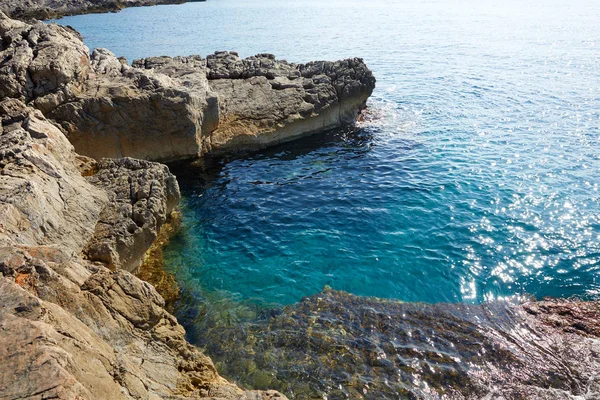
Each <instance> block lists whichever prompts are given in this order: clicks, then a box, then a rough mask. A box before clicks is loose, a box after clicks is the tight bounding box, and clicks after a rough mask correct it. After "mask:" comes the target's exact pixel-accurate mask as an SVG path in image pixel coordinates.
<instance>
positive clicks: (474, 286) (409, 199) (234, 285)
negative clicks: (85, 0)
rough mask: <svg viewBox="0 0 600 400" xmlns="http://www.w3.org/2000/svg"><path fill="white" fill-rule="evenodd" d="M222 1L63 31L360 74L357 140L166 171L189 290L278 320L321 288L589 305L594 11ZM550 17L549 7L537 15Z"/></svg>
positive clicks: (326, 140) (598, 230)
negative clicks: (252, 304)
mask: <svg viewBox="0 0 600 400" xmlns="http://www.w3.org/2000/svg"><path fill="white" fill-rule="evenodd" d="M496 3H497V2H492V1H483V2H472V3H470V5H468V6H467V5H458V4H457V3H455V2H452V1H447V0H438V1H422V2H400V1H397V2H387V1H386V2H384V1H382V0H372V1H368V2H367V1H349V2H348V1H343V2H342V1H339V2H338V1H334V2H329V1H328V2H318V1H312V0H302V1H296V2H282V1H245V0H219V1H216V0H215V1H209V2H207V3H190V4H186V5H181V6H164V7H152V8H136V9H127V10H124V11H123V12H121V13H118V14H105V15H91V16H90V15H88V16H78V17H69V18H65V19H63V20H61V21H60V22H61V23H65V24H70V25H72V26H73V27H75V28H76V29H78V30H79V31H81V32H82V33H83V36H84V38H85V40H86V43H87V44H88V45H89V46H90V47H97V46H103V47H108V48H109V49H111V50H112V51H114V52H115V53H116V54H118V55H125V56H126V57H128V58H129V59H130V60H131V59H133V58H137V57H142V56H149V55H161V54H168V55H185V54H191V53H199V54H207V53H210V52H213V51H215V50H221V49H235V50H237V51H239V52H240V54H241V55H242V56H248V55H251V54H254V53H259V52H264V51H269V52H272V53H275V54H277V55H278V56H280V57H282V58H287V59H289V60H291V61H308V60H313V59H337V58H342V57H348V56H362V57H364V58H365V60H366V62H367V63H368V65H369V66H370V67H371V68H372V69H373V71H374V73H375V75H376V77H377V79H378V87H377V89H376V91H375V93H374V95H373V98H372V100H371V101H370V107H371V116H370V118H369V120H368V121H367V122H365V123H363V124H361V126H360V127H359V128H358V129H356V130H355V131H352V132H331V133H328V134H326V135H321V136H319V137H313V138H309V139H305V140H302V141H299V142H295V143H290V144H287V145H284V146H280V147H277V148H274V149H271V150H267V151H265V152H262V153H257V154H252V155H249V156H247V157H242V158H236V159H231V160H221V161H218V162H215V163H212V164H211V165H208V166H204V167H203V168H202V169H201V168H198V169H195V170H190V169H189V168H187V171H182V170H178V171H176V172H177V173H178V175H180V183H181V186H182V189H183V195H184V200H183V202H182V209H183V212H184V227H183V230H182V231H181V232H180V234H179V235H178V236H177V237H176V238H175V240H173V242H172V244H171V246H170V247H169V248H168V250H167V252H166V256H167V261H168V264H169V265H170V266H172V268H173V269H174V270H177V271H179V272H180V274H181V276H182V277H184V278H182V279H183V280H185V281H186V282H187V283H189V284H191V286H194V287H199V288H201V289H202V290H204V291H209V292H210V291H223V292H225V293H228V294H229V295H231V296H233V297H234V298H238V299H256V300H258V301H264V302H268V303H273V302H274V303H280V304H288V303H293V302H296V301H298V300H299V299H300V298H301V297H303V296H306V295H312V294H314V293H316V292H318V291H320V290H321V289H322V287H323V286H324V285H330V286H331V287H333V288H335V289H342V290H346V291H349V292H352V293H355V294H359V295H373V296H379V297H389V298H396V299H401V300H406V301H426V302H439V301H467V302H480V301H482V300H489V299H494V298H498V297H504V296H512V295H523V294H530V295H534V296H537V297H541V296H547V295H549V296H570V295H581V296H594V295H596V294H597V291H598V288H599V287H600V279H599V278H598V273H597V271H598V269H599V267H600V201H599V193H598V183H599V179H598V173H599V171H600V25H599V24H598V23H597V22H598V20H599V19H598V18H599V17H600V3H597V2H593V1H590V2H586V1H576V2H572V1H551V2H529V4H526V5H525V4H522V3H521V2H508V3H505V4H502V5H500V4H496ZM542 5H543V6H542Z"/></svg>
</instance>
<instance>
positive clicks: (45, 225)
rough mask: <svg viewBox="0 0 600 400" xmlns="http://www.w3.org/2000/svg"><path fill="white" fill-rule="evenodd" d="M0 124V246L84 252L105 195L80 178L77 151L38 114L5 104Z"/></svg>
mask: <svg viewBox="0 0 600 400" xmlns="http://www.w3.org/2000/svg"><path fill="white" fill-rule="evenodd" d="M0 120H1V121H2V132H1V134H0V215H2V216H3V218H2V220H1V221H0V245H8V244H15V245H27V246H33V245H57V246H62V247H64V248H67V249H69V250H71V251H73V252H78V251H80V250H81V249H82V248H83V247H84V245H85V244H86V242H87V241H88V240H89V238H90V237H91V235H92V233H93V232H94V229H95V226H96V222H97V220H98V218H99V216H100V213H101V211H102V209H103V208H104V207H105V205H106V204H107V202H108V197H107V194H106V193H105V192H104V191H102V190H100V189H97V188H95V187H94V186H92V185H90V184H89V183H87V182H86V180H85V179H84V178H83V177H82V176H81V174H80V173H79V170H78V169H77V167H76V163H77V159H76V154H75V153H74V151H73V146H72V145H71V144H70V143H69V142H68V141H67V139H66V138H65V137H64V135H63V134H62V133H61V132H60V130H59V129H58V128H57V127H55V126H54V125H52V124H51V123H50V122H48V121H47V120H46V119H45V118H44V117H43V115H42V114H41V113H40V112H39V111H37V110H33V109H31V108H27V107H25V106H24V104H23V103H21V102H20V101H19V100H14V99H6V100H3V101H1V102H0Z"/></svg>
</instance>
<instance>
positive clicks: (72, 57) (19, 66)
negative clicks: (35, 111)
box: [0, 12, 90, 102]
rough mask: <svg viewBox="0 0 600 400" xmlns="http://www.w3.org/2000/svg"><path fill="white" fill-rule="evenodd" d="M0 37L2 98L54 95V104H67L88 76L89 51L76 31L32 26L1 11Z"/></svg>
mask: <svg viewBox="0 0 600 400" xmlns="http://www.w3.org/2000/svg"><path fill="white" fill-rule="evenodd" d="M0 35H1V37H2V46H1V47H0V59H2V60H3V61H2V63H1V64H0V99H2V98H4V97H12V98H17V99H20V100H22V101H26V102H29V101H32V100H35V99H37V98H41V97H44V96H46V95H51V96H52V97H53V98H54V100H53V101H54V102H58V101H64V100H65V99H67V98H69V97H70V96H71V93H70V92H71V91H72V90H75V91H77V90H78V89H79V88H81V86H82V84H83V83H84V81H85V80H86V79H87V77H88V73H89V72H90V64H89V56H88V53H89V51H88V49H87V47H86V46H85V45H84V44H83V42H82V41H81V36H80V35H79V33H77V32H76V31H74V30H73V29H69V28H65V27H61V26H59V25H56V24H52V25H46V24H44V23H42V22H34V23H33V24H32V25H30V24H26V23H23V22H20V21H16V20H12V19H10V18H8V17H7V16H6V15H5V14H3V13H2V12H0ZM48 101H50V99H46V102H48Z"/></svg>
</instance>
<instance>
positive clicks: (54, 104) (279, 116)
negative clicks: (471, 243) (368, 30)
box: [0, 1, 600, 399]
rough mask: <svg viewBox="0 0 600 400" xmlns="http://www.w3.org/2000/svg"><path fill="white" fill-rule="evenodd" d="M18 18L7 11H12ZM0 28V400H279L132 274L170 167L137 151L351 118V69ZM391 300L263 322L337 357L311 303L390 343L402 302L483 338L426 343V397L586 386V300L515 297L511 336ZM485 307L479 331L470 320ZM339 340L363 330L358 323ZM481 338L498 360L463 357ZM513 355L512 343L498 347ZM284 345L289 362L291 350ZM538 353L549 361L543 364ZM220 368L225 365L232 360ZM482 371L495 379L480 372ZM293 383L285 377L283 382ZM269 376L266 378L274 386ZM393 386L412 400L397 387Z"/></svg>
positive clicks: (360, 70) (247, 138) (177, 156)
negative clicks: (134, 48) (194, 341)
mask: <svg viewBox="0 0 600 400" xmlns="http://www.w3.org/2000/svg"><path fill="white" fill-rule="evenodd" d="M84 3H85V2H83V1H82V2H74V3H73V4H84ZM122 3H124V2H122ZM7 4H9V3H8V2H7V3H0V9H3V10H7V11H9V12H11V10H12V9H11V8H10V7H9V6H7ZM10 4H17V2H14V3H10ZM19 4H22V3H19ZM43 4H46V3H43ZM26 6H27V7H30V6H28V5H26ZM11 7H12V6H11ZM31 7H32V8H31V10H34V9H35V7H33V6H31ZM29 9H30V8H24V10H29ZM31 12H32V14H31V15H29V16H32V15H35V14H34V11H31ZM35 12H37V11H35ZM25 14H27V13H26V12H25ZM25 14H23V15H21V14H19V13H17V14H15V12H14V10H13V11H12V15H17V16H19V17H29V16H27V15H25ZM0 37H1V39H2V41H1V42H0V56H1V59H2V62H1V63H0V120H1V125H0V215H1V216H2V219H1V220H0V297H1V299H2V301H1V302H0V399H21V398H31V399H46V398H57V399H131V398H135V399H183V398H194V399H199V398H211V399H277V398H280V399H284V398H285V396H284V395H282V394H280V393H278V392H274V391H268V390H267V391H261V390H243V389H240V388H239V387H238V386H236V385H234V384H232V383H229V382H227V381H226V380H225V379H223V378H222V377H221V376H220V375H219V374H218V372H217V370H216V368H215V366H214V364H213V362H212V361H211V360H210V359H209V358H208V357H207V356H205V355H204V354H203V353H202V352H201V351H200V350H199V349H198V348H197V347H195V346H192V345H191V344H189V343H188V342H187V341H186V339H185V331H184V329H183V328H182V326H181V325H179V323H178V322H177V320H176V319H175V317H173V316H172V315H171V314H170V313H168V312H167V311H166V310H165V300H164V299H163V297H162V296H160V295H159V294H158V293H157V291H156V290H155V288H154V287H153V286H152V285H150V284H148V283H147V282H144V281H142V280H140V279H138V278H137V277H135V276H134V275H133V274H132V273H136V272H137V271H138V269H139V267H140V265H141V264H142V262H143V260H144V258H145V256H146V254H147V251H148V249H149V248H150V246H151V245H152V244H153V242H155V240H156V238H157V236H158V235H159V232H160V230H161V228H162V227H163V226H164V224H165V223H166V222H167V221H168V218H169V215H170V214H171V213H172V212H173V211H174V210H175V208H176V206H177V202H178V200H179V197H180V194H179V187H178V183H177V180H176V178H175V176H173V175H172V173H171V172H170V171H169V169H168V168H167V167H166V166H164V165H162V164H159V163H157V162H154V161H174V160H183V159H195V158H198V157H203V156H206V155H209V154H221V153H228V152H235V151H248V150H255V149H260V148H263V147H266V146H270V145H273V144H277V143H281V142H284V141H288V140H293V139H295V138H297V137H300V136H304V135H309V134H313V133H316V132H319V131H322V130H326V129H331V128H335V127H339V126H343V125H347V124H352V123H353V122H354V121H355V119H356V118H357V116H358V114H359V113H360V111H361V110H362V109H363V108H364V106H365V102H366V100H367V98H368V97H369V96H370V95H371V93H372V91H373V88H374V86H375V79H374V77H373V75H372V73H371V71H370V70H369V69H368V68H367V66H366V65H365V64H364V62H363V61H362V60H361V59H358V58H355V59H349V60H343V61H338V62H311V63H307V64H292V63H287V62H285V61H278V60H276V58H275V57H274V56H272V55H270V54H260V55H257V56H255V57H250V58H247V59H240V58H239V57H238V55H237V54H235V53H233V52H219V53H215V54H214V55H211V56H209V57H207V58H206V59H204V58H201V57H199V56H190V57H176V58H170V57H153V58H147V59H144V60H137V61H134V62H132V64H131V65H129V64H127V63H126V61H125V60H123V59H119V58H117V57H116V56H114V55H113V54H112V53H110V52H109V51H108V50H104V49H96V50H94V51H93V52H92V54H91V55H90V52H89V50H88V48H87V47H86V46H85V45H84V44H83V42H82V40H81V37H80V35H79V34H78V33H77V32H75V31H74V30H72V29H69V28H64V27H60V26H57V25H45V24H43V23H41V22H32V23H25V22H21V21H18V20H15V19H11V18H9V17H8V16H6V15H5V14H3V13H1V12H0ZM249 99H252V101H249ZM131 157H135V158H131ZM398 304H401V303H390V302H378V301H374V300H370V299H360V298H356V297H354V296H350V295H346V294H343V293H341V294H340V293H337V292H333V291H326V292H324V293H323V294H321V295H317V296H315V297H314V298H309V299H306V300H304V301H303V302H302V303H300V304H299V305H297V306H296V308H295V309H293V308H291V309H286V310H284V312H282V313H281V314H278V315H274V316H271V317H270V318H269V319H268V323H267V324H266V326H267V327H272V328H277V329H282V328H281V327H282V326H283V325H285V324H290V326H293V327H295V329H296V332H297V334H296V335H295V336H293V337H292V339H293V340H295V341H296V342H297V343H311V340H312V339H311V337H312V336H313V333H318V340H317V342H315V344H319V343H321V344H323V345H324V346H325V348H329V349H330V350H331V349H333V350H332V351H334V350H335V351H339V349H340V348H339V347H338V346H337V344H336V343H335V340H334V341H333V342H332V341H331V340H330V339H328V338H335V335H333V334H332V333H331V331H336V330H337V329H338V327H337V326H329V325H327V324H328V321H330V320H328V319H323V320H319V316H318V315H316V314H315V313H316V311H318V312H320V313H322V312H327V313H330V314H331V316H332V318H333V317H335V318H341V319H344V318H346V319H348V320H349V321H350V322H351V323H359V325H360V327H361V328H363V326H362V325H364V326H365V327H367V328H369V329H371V330H372V331H374V332H375V333H377V332H378V331H377V330H379V331H382V330H385V331H388V330H399V331H398V332H397V333H398V335H401V334H404V333H407V332H409V328H407V326H404V327H403V326H394V324H390V321H388V320H385V319H384V314H386V313H387V314H389V313H390V310H389V309H391V310H392V311H394V313H395V314H394V315H396V317H397V319H398V320H400V319H404V318H405V314H406V313H407V312H411V313H413V315H414V316H415V317H414V318H413V320H412V321H413V322H414V323H412V325H411V322H410V321H409V322H405V324H408V325H410V326H409V327H410V329H412V330H415V329H417V330H419V329H421V330H423V331H425V330H427V329H428V327H432V326H433V327H437V328H439V329H443V330H444V331H445V332H452V330H450V329H446V328H447V326H446V325H451V326H452V327H453V329H455V330H458V331H460V332H463V333H464V332H466V333H464V334H462V336H461V335H459V336H456V337H459V338H461V340H465V341H468V339H469V337H471V335H475V334H477V335H479V336H477V337H481V335H490V337H489V338H488V339H486V340H483V339H482V341H480V342H477V341H474V342H467V344H465V345H464V346H462V347H461V349H460V350H456V351H457V352H458V353H457V356H460V357H465V358H466V359H470V358H469V357H471V358H472V359H473V360H475V361H476V362H478V363H480V364H481V368H479V369H478V368H473V367H472V366H469V365H470V364H469V365H466V366H465V367H464V371H463V370H459V372H456V369H453V368H451V366H452V365H451V364H452V360H450V359H448V360H446V358H444V357H445V356H444V355H443V354H442V353H443V352H444V350H443V349H442V350H440V351H442V353H440V354H442V355H440V356H439V357H438V356H436V354H437V353H436V352H435V351H433V350H432V353H431V354H429V355H428V357H430V358H431V359H433V360H434V361H435V362H437V363H438V364H440V365H441V367H443V368H442V371H444V372H443V373H442V377H441V378H440V377H439V376H437V375H435V374H429V375H427V374H426V375H424V378H423V379H424V380H425V382H426V383H427V382H429V383H428V384H429V386H430V387H431V390H430V392H428V393H429V396H431V397H443V396H445V397H446V398H481V396H488V397H487V398H502V397H501V396H502V395H503V394H504V395H506V396H507V397H508V398H548V399H550V398H576V397H575V396H587V398H592V397H593V396H597V395H598V392H599V388H600V382H599V381H598V378H597V373H596V372H597V371H598V365H597V363H598V362H597V360H598V352H599V351H600V349H599V343H600V341H599V336H600V329H599V328H598V326H597V324H598V322H597V321H598V305H597V303H585V302H572V301H566V300H565V301H559V300H557V301H552V302H532V303H528V304H525V305H516V306H514V309H512V311H511V313H513V314H514V315H517V316H518V318H516V319H512V320H511V321H513V322H514V321H518V323H519V327H520V328H519V329H523V331H519V332H517V335H515V331H514V330H515V329H516V328H515V325H511V324H507V323H505V320H504V319H498V318H499V317H497V315H501V313H499V314H494V313H489V312H487V311H486V310H487V308H486V307H488V306H482V307H467V306H464V305H433V306H424V307H421V306H419V305H405V306H402V305H398ZM490 307H491V306H490ZM380 308H385V309H386V311H385V312H382V311H380V310H379V309H380ZM465 308H469V310H468V311H469V315H470V316H469V317H468V318H466V317H463V318H462V319H461V318H460V317H459V316H457V315H456V314H457V310H459V309H461V310H462V309H465ZM343 310H350V315H346V314H344V311H343ZM361 310H362V311H364V312H362V311H361ZM484 314H485V316H486V318H488V320H489V323H490V324H491V328H489V329H488V328H485V329H484V328H482V327H481V326H480V325H477V323H474V322H473V318H475V319H476V317H478V316H482V315H484ZM495 315H496V316H495ZM444 321H446V322H444ZM448 321H449V322H448ZM315 322H318V324H319V325H315ZM282 324H283V325H282ZM307 324H309V325H310V326H308V325H307ZM355 328H356V327H355ZM486 329H487V330H486ZM444 331H438V332H442V333H443V332H444ZM249 332H250V331H249ZM261 332H262V331H260V330H259V331H255V332H251V333H253V335H254V336H253V337H252V338H250V336H249V335H248V332H242V333H241V334H242V335H243V336H242V337H241V338H237V339H236V341H237V342H240V345H247V341H248V340H251V341H252V343H256V338H257V337H259V338H260V337H261V335H262V333H261ZM336 332H337V331H336ZM344 332H345V333H348V334H351V335H354V336H356V338H355V339H356V340H357V341H360V340H362V339H361V335H362V333H361V332H362V331H361V330H360V329H358V328H357V329H355V330H354V331H353V330H345V331H344ZM411 332H412V331H411ZM432 332H433V333H434V334H435V332H436V331H435V330H432ZM233 333H235V332H232V334H233ZM336 334H337V333H336ZM494 335H496V336H494ZM519 335H520V336H519ZM531 335H537V336H536V338H538V339H539V340H546V342H544V344H543V346H542V347H543V349H542V350H543V351H539V343H538V342H536V341H533V342H532V341H531V340H529V339H527V340H522V341H519V338H520V337H524V336H527V337H528V338H529V336H531ZM452 337H455V336H452ZM238 339H239V340H238ZM288 339H290V338H287V339H286V338H283V339H282V340H288ZM261 340H262V339H261ZM536 340H537V339H536ZM372 342H373V343H375V344H376V341H374V340H373V341H372ZM357 343H358V342H357ZM361 343H362V342H361ZM428 343H429V342H428ZM448 343H450V342H449V341H448V342H444V343H442V344H444V345H448V346H449V345H450V344H448ZM481 343H483V348H484V349H487V350H493V351H492V354H495V353H494V351H497V352H499V353H498V354H501V355H502V357H497V358H490V359H487V358H486V356H474V355H473V354H474V353H473V352H474V351H475V350H476V349H479V348H480V347H481ZM524 343H529V344H530V343H533V344H531V346H530V345H529V344H528V345H527V346H529V347H527V346H526V347H523V346H524ZM359 344H360V343H359ZM363 344H364V343H363ZM368 344H369V343H367V345H368ZM438 344H439V343H438ZM214 345H215V346H217V347H218V346H219V345H218V344H216V343H215V344H214ZM386 345H387V344H386ZM328 346H329V347H328ZM410 346H415V343H414V342H412V341H410V340H407V341H406V343H403V344H401V345H400V346H399V347H398V349H400V350H398V349H395V350H394V349H392V350H391V351H389V353H390V354H392V353H394V351H396V352H397V353H398V354H396V353H394V356H400V358H399V359H400V360H402V359H404V360H408V358H409V357H408V355H406V354H404V353H402V352H403V351H404V350H406V349H409V348H410ZM486 346H487V347H486ZM536 346H538V347H536ZM371 347H373V346H371ZM371 347H368V346H362V347H360V351H363V349H366V350H364V351H365V353H364V354H357V353H355V352H354V351H358V349H359V348H358V347H357V348H356V349H354V350H353V351H351V352H350V353H351V354H350V355H351V356H353V357H355V361H356V360H363V359H364V360H367V361H365V364H366V363H368V362H375V361H373V360H379V358H377V354H379V353H377V351H375V350H377V347H373V349H374V351H375V352H374V353H373V352H371V351H370V350H369V349H371ZM442 347H443V346H442ZM386 348H387V347H386ZM514 348H519V349H522V351H513V352H511V349H514ZM298 349H299V351H301V352H304V354H306V353H305V349H304V347H302V346H300V345H299V346H298ZM403 349H404V350H403ZM435 349H436V348H435V346H434V350H435ZM222 350H223V349H222ZM224 350H227V349H224ZM438 350H439V349H438ZM487 350H486V351H487ZM252 351H254V350H253V349H248V357H250V358H252V357H255V354H256V353H252ZM261 351H264V353H265V354H267V353H268V350H267V349H266V348H265V349H262V350H261ZM386 351H387V350H386ZM407 351H408V350H407ZM552 352H559V356H557V357H554V358H551V357H550V354H552ZM342 353H343V352H342ZM342 353H339V352H338V353H336V354H338V355H339V357H337V356H336V357H332V356H331V354H329V353H328V352H323V353H318V354H317V357H321V356H324V357H328V358H329V360H330V361H331V362H330V367H331V368H332V370H333V369H335V370H336V371H340V368H342V369H343V363H350V364H351V363H352V362H353V361H348V360H350V358H348V357H347V356H346V355H344V354H342ZM411 354H413V353H411ZM374 355H375V356H374ZM413 355H414V354H413ZM504 355H506V357H504ZM373 357H375V358H373ZM519 357H521V358H523V357H525V358H526V359H521V360H519ZM527 357H528V358H527ZM422 360H424V361H423V362H424V363H425V364H427V365H428V366H433V367H435V368H437V367H438V366H440V365H438V364H436V365H435V366H434V365H433V364H432V362H431V360H428V359H427V358H423V359H422ZM506 360H508V361H506ZM515 360H516V361H515ZM548 360H550V361H551V363H549V364H547V365H544V363H546V362H548ZM475 361H474V362H475ZM253 362H254V365H255V366H256V365H260V363H257V362H256V361H253ZM285 362H286V363H293V362H294V359H293V358H290V359H289V360H287V361H285ZM377 362H378V363H379V364H377V365H373V367H377V368H382V369H383V370H384V372H385V371H388V370H389V371H392V372H394V371H395V369H394V368H400V369H401V370H402V371H405V372H406V373H407V374H409V373H411V371H410V370H409V369H406V368H405V369H402V368H401V366H397V365H390V364H389V363H386V362H384V361H377ZM444 363H446V365H444ZM350 364H347V365H350ZM380 364H381V365H380ZM477 365H479V364H477ZM535 365H541V367H539V368H533V366H535ZM262 367H264V368H268V367H270V365H269V364H268V363H266V364H262ZM317 367H318V368H315V369H314V370H312V373H313V374H323V376H324V377H325V376H326V375H327V374H326V373H325V372H326V370H324V369H323V368H322V367H320V366H317ZM409 367H410V366H409ZM424 367H425V365H424V366H423V368H424ZM221 368H222V369H223V370H225V371H228V372H229V373H231V374H232V375H235V374H236V373H238V366H237V365H231V366H228V365H223V364H222V365H221ZM386 368H387V369H386ZM407 368H408V367H407ZM411 368H412V367H411ZM507 368H509V369H512V372H510V373H508V372H506V371H505V370H506V369H507ZM432 371H433V369H432ZM515 371H516V372H515ZM413 372H414V371H413ZM463 373H464V374H463ZM457 374H458V375H457ZM461 374H463V375H461ZM478 374H479V375H478ZM493 374H498V376H499V377H500V378H499V379H496V380H494V379H493V376H494V375H493ZM382 376H384V375H382ZM448 377H455V378H456V379H455V381H456V382H458V383H457V386H456V387H454V386H453V387H449V386H448V383H447V381H446V378H448ZM301 378H302V377H301V376H296V377H289V379H290V382H291V383H290V384H292V383H293V382H296V381H298V380H299V379H301ZM327 379H329V378H327ZM428 379H429V381H428ZM325 381H326V380H325ZM281 382H282V381H281V380H278V379H274V380H270V381H268V383H271V384H273V385H275V386H276V388H281V389H286V390H287V389H288V388H289V387H288V386H285V385H284V384H282V383H281ZM327 382H328V381H327ZM331 382H335V383H338V382H337V381H335V380H332V381H331ZM472 382H475V384H474V385H475V386H470V384H471V383H472ZM405 384H406V382H404V381H399V385H405ZM381 385H382V387H383V386H387V387H389V385H388V383H386V382H384V383H381ZM275 386H271V387H275ZM357 387H358V386H357ZM457 388H458V389H457ZM511 388H513V389H514V390H513V391H510V390H509V389H511ZM522 388H525V389H523V391H519V390H521V389H522ZM261 389H262V388H261ZM264 389H267V387H265V388H264ZM336 390H337V389H336ZM377 393H378V394H377V396H379V394H380V393H381V392H377ZM359 394H360V392H359V391H356V392H354V391H352V396H354V395H359ZM363 394H365V393H364V392H363ZM345 395H346V394H344V393H340V396H345ZM406 395H407V396H410V395H412V396H416V397H415V398H421V397H419V396H420V394H419V393H417V394H415V393H412V392H410V391H408V392H407V394H406ZM365 396H366V397H367V398H376V397H369V395H366V394H365ZM334 397H335V396H334ZM298 398H302V397H298Z"/></svg>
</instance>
